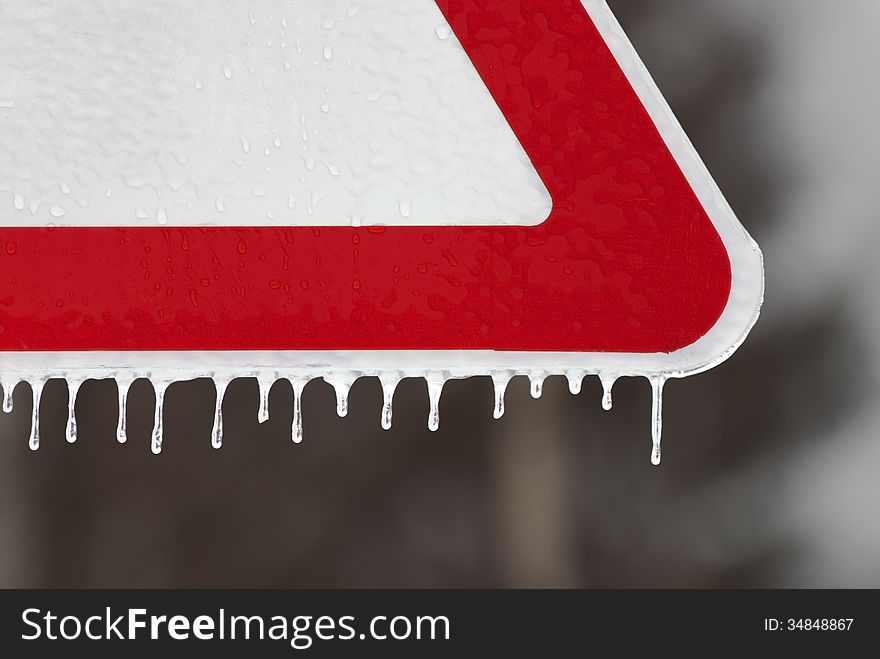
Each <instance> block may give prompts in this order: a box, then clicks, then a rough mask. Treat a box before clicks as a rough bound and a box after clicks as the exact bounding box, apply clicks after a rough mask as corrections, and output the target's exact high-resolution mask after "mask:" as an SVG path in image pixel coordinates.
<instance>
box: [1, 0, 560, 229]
mask: <svg viewBox="0 0 880 659" xmlns="http://www.w3.org/2000/svg"><path fill="white" fill-rule="evenodd" d="M0 25H2V26H3V37H2V39H0V218H2V224H4V225H7V226H46V225H49V224H55V225H59V226H68V225H70V226H156V225H157V223H158V224H167V225H169V226H203V225H225V226H243V225H256V226H261V225H288V226H289V225H307V226H313V225H337V226H352V225H354V226H357V225H371V224H383V225H432V224H433V225H442V224H454V225H498V224H524V225H532V224H538V223H540V222H542V221H543V220H545V219H546V218H547V216H548V214H549V213H550V208H551V202H550V195H549V193H548V192H547V189H546V188H545V186H544V184H543V183H542V182H541V180H540V178H539V177H538V175H537V173H536V172H535V169H534V167H533V166H532V164H531V163H530V162H529V159H528V157H527V156H526V154H525V152H524V151H523V149H522V147H521V145H520V143H519V142H518V141H517V139H516V137H515V136H514V134H513V132H512V130H511V129H510V127H509V126H508V124H507V121H505V119H504V117H503V116H502V114H501V111H500V110H499V109H498V106H497V104H496V103H495V101H494V100H493V99H492V97H491V95H490V94H489V92H488V91H487V89H486V86H485V85H484V84H483V82H482V80H481V79H480V77H479V75H478V74H477V72H476V71H475V69H474V67H473V65H472V64H471V63H470V61H469V59H468V56H467V54H466V53H465V52H464V50H463V49H462V47H461V45H460V44H459V42H458V40H457V39H456V37H455V35H454V34H453V33H452V30H451V29H450V27H449V25H448V24H447V22H446V20H445V18H444V17H443V15H442V14H441V12H440V10H439V8H438V7H437V5H436V3H435V2H434V1H433V0H418V1H400V0H362V1H359V2H355V1H353V0H340V1H339V2H333V3H331V2H300V3H291V2H285V1H282V0H251V1H249V2H233V1H231V0H228V1H221V0H191V1H189V2H177V1H175V0H88V1H85V0H83V1H73V2H61V1H59V0H29V1H27V2H12V1H7V0H3V1H2V2H0Z"/></svg>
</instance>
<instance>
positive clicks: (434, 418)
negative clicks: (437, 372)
mask: <svg viewBox="0 0 880 659" xmlns="http://www.w3.org/2000/svg"><path fill="white" fill-rule="evenodd" d="M442 393H443V382H442V381H440V382H438V381H436V380H435V381H432V382H428V400H429V402H430V404H431V409H430V411H429V412H428V430H430V431H431V432H437V429H438V428H440V395H441V394H442Z"/></svg>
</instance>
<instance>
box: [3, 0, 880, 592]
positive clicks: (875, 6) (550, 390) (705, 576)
mask: <svg viewBox="0 0 880 659" xmlns="http://www.w3.org/2000/svg"><path fill="white" fill-rule="evenodd" d="M610 4H611V6H612V9H613V10H614V11H615V13H616V14H617V15H618V17H619V19H620V20H621V22H622V24H623V25H624V27H625V28H626V30H627V31H628V33H629V35H630V37H631V39H632V40H633V41H634V43H635V45H636V48H637V50H638V51H639V53H640V54H641V56H642V58H643V59H644V60H645V62H646V63H647V65H648V68H649V70H650V71H651V72H652V74H653V75H654V76H655V79H656V80H657V83H658V85H659V86H660V88H661V89H662V90H663V92H664V94H665V95H666V97H667V99H668V100H669V102H670V104H671V105H672V107H673V109H674V110H675V111H676V113H677V115H678V117H679V119H680V120H681V122H682V123H683V125H684V127H685V130H686V131H687V133H688V134H689V135H690V137H691V139H692V140H693V142H694V143H695V145H696V147H697V149H698V151H699V152H700V153H701V155H702V156H703V158H704V160H705V161H706V163H707V165H708V167H709V169H710V171H711V172H712V173H713V175H714V176H715V178H716V180H717V181H718V183H719V185H720V187H721V189H722V190H723V191H724V192H725V194H726V195H727V197H728V199H729V201H730V202H731V205H732V206H733V208H734V209H735V210H736V211H737V213H738V215H739V217H740V220H741V221H742V222H743V224H744V225H745V226H746V227H747V228H748V230H749V231H750V232H751V234H752V235H753V236H754V237H755V238H756V240H757V241H758V242H759V244H760V245H761V246H762V248H763V250H764V255H765V260H766V267H767V301H766V304H765V309H764V313H763V315H762V318H761V320H760V322H759V323H758V325H757V327H756V329H755V330H754V332H753V334H752V336H751V338H750V339H749V340H748V341H747V342H746V344H745V345H744V346H743V347H742V348H741V350H740V351H739V352H738V353H737V354H736V355H735V356H734V357H733V358H732V359H731V360H730V361H729V362H727V363H726V364H724V365H722V366H721V367H719V368H717V369H715V370H713V371H711V372H709V373H706V374H703V375H700V376H697V377H694V378H690V379H687V380H684V381H672V382H670V383H669V385H668V386H667V389H666V401H665V425H664V462H663V465H662V466H661V467H659V468H655V467H652V465H651V463H650V461H649V455H650V444H651V438H650V406H651V396H650V386H649V385H648V383H647V382H646V381H644V380H621V381H619V382H618V384H617V386H616V387H615V391H614V409H613V411H611V412H603V411H602V408H601V405H600V399H601V387H600V385H599V382H598V380H597V379H596V378H588V379H587V380H586V381H585V383H584V389H583V392H582V393H581V394H580V395H579V396H572V395H571V394H569V392H568V388H567V383H566V382H565V381H564V380H563V379H562V378H552V379H550V380H548V381H547V383H546V385H545V388H544V394H543V396H542V397H541V398H540V399H538V400H533V399H532V398H531V397H530V395H529V391H528V383H527V381H526V380H524V379H522V378H518V379H517V380H515V381H514V382H513V383H512V385H511V387H510V388H509V389H508V397H507V412H506V415H505V416H504V418H503V419H502V420H500V421H494V420H493V419H492V384H491V381H490V380H489V379H487V378H473V379H471V380H467V381H457V382H451V383H449V384H448V385H447V386H446V388H445V389H444V393H443V398H442V403H441V426H440V430H439V432H437V433H429V432H428V430H427V427H426V418H427V413H428V399H427V393H426V386H425V384H424V382H422V381H414V380H407V381H404V382H403V383H401V386H400V387H399V388H398V390H397V394H396V398H395V419H394V427H393V429H392V430H391V431H388V432H385V431H383V430H382V429H381V428H380V426H379V418H380V410H381V403H382V396H381V389H380V386H379V383H378V381H377V380H375V379H362V380H360V381H359V382H358V383H357V384H356V385H355V387H354V388H353V390H352V394H351V399H350V410H349V415H348V416H347V417H346V418H343V419H340V418H337V416H336V413H335V398H334V395H333V391H332V389H331V387H330V386H329V385H327V384H326V383H324V382H322V381H320V380H316V381H313V382H312V383H310V384H309V385H308V386H307V387H306V389H305V393H304V396H303V409H304V433H305V441H304V442H303V443H302V444H301V445H299V446H294V445H292V444H291V442H290V417H291V392H290V387H289V385H288V383H287V382H286V381H281V382H278V383H277V384H276V385H275V387H274V388H273V390H272V395H271V413H272V416H271V418H270V420H269V422H268V423H267V424H265V425H263V426H259V425H258V424H257V419H256V411H257V405H258V401H257V385H256V382H255V381H254V380H246V379H241V380H237V381H235V382H234V383H233V384H232V385H231V386H230V388H229V391H228V394H227V398H226V406H225V419H226V438H225V440H224V447H223V449H222V450H221V451H216V450H214V449H212V447H211V443H210V429H211V421H212V410H213V404H214V403H213V401H214V389H213V386H212V384H211V383H210V382H209V381H195V382H189V383H178V384H175V385H174V386H172V388H171V389H170V390H169V392H168V396H167V399H166V400H167V408H166V440H165V449H164V450H163V452H162V454H161V455H159V456H153V455H152V454H151V453H150V450H149V433H150V428H151V424H152V410H153V393H152V389H151V387H150V385H149V384H148V383H147V382H145V381H139V382H138V383H136V385H135V386H134V387H133V389H132V392H131V398H130V417H129V424H128V427H129V437H130V439H129V442H128V443H127V444H124V445H118V444H117V443H116V440H115V424H116V413H115V410H116V389H115V384H114V383H113V382H110V381H101V382H89V383H87V384H86V385H85V386H84V388H83V389H82V390H81V393H80V396H79V400H78V407H77V414H78V419H79V441H78V442H77V443H76V444H74V445H68V444H67V443H66V442H65V441H64V424H65V419H66V399H67V392H66V385H65V383H64V382H63V381H52V382H50V383H49V384H48V385H47V387H46V390H45V393H44V396H43V404H42V415H43V419H42V437H43V445H42V447H41V448H40V450H39V451H38V452H36V453H32V452H31V451H29V450H28V447H27V434H28V426H29V421H30V420H29V411H30V392H29V391H28V388H27V386H26V385H24V384H22V385H20V386H19V387H18V388H17V390H16V392H15V405H16V410H15V412H14V413H13V414H12V415H0V440H2V442H0V443H2V454H0V586H6V587H11V586H58V587H73V586H103V587H153V586H171V587H214V586H218V587H219V586H225V587H236V586H253V587H260V586H267V587H268V586H273V587H362V586H374V587H498V586H502V587H503V586H536V587H545V586H552V587H623V586H676V587H678V586H722V587H728V586H794V587H800V586H858V587H870V586H873V587H877V586H880V514H878V509H880V503H878V502H880V479H878V478H877V477H876V475H875V469H876V465H877V464H880V443H878V440H877V437H878V431H880V412H878V406H877V405H876V404H875V403H876V401H877V399H878V396H877V394H878V391H880V389H878V378H877V375H878V372H880V341H878V337H880V312H878V308H877V304H876V301H877V287H878V284H877V282H878V281H880V266H878V260H877V259H876V257H875V255H874V250H875V245H876V244H877V239H878V237H880V236H878V227H880V223H878V222H877V221H876V215H877V202H876V195H875V190H876V181H875V179H876V176H877V173H878V171H880V169H878V163H877V159H878V154H880V144H878V142H880V131H878V130H877V128H876V116H877V115H878V110H880V108H878V104H880V90H878V86H877V84H876V73H875V70H874V69H875V67H874V63H875V62H876V61H877V58H878V56H880V41H878V39H877V38H876V35H875V32H876V27H877V26H878V25H880V3H877V2H874V1H873V0H850V1H849V2H847V3H844V4H845V5H846V13H844V12H843V11H842V10H841V7H840V4H839V3H828V2H823V1H821V0H774V2H766V1H764V0H738V1H737V2H730V1H729V0H615V1H612V2H610Z"/></svg>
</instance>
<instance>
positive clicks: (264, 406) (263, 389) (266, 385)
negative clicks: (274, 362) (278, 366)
mask: <svg viewBox="0 0 880 659" xmlns="http://www.w3.org/2000/svg"><path fill="white" fill-rule="evenodd" d="M257 383H258V384H259V386H260V409H259V411H258V412H257V421H259V422H260V423H266V421H268V420H269V392H270V391H271V390H272V385H273V384H275V378H271V379H270V378H265V377H260V376H258V377H257Z"/></svg>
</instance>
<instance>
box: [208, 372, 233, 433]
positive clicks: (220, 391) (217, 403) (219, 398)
mask: <svg viewBox="0 0 880 659" xmlns="http://www.w3.org/2000/svg"><path fill="white" fill-rule="evenodd" d="M228 385H229V383H228V382H227V381H226V380H218V379H216V378H214V389H215V390H216V392H217V395H216V398H215V399H214V426H213V427H212V429H211V446H213V447H214V448H220V447H221V446H223V398H224V396H226V387H227V386H228Z"/></svg>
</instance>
